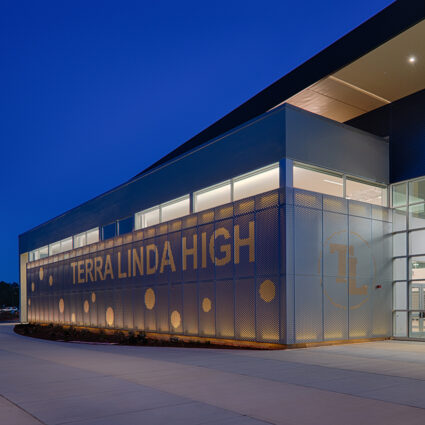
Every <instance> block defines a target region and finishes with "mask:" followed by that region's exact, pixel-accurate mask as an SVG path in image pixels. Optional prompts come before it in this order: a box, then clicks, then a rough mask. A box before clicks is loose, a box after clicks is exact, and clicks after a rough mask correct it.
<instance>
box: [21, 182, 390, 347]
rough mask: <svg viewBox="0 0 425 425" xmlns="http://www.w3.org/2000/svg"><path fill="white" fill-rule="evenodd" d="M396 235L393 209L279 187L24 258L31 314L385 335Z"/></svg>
mask: <svg viewBox="0 0 425 425" xmlns="http://www.w3.org/2000/svg"><path fill="white" fill-rule="evenodd" d="M390 234H391V223H390V215H389V210H388V209H385V208H378V207H372V206H371V205H367V204H361V203H356V202H347V201H346V200H344V199H339V198H332V197H327V196H324V195H319V194H316V193H312V192H304V191H299V190H295V191H292V190H288V189H286V190H285V189H280V190H275V191H272V192H268V193H264V194H261V195H257V196H255V197H252V198H247V199H243V200H241V201H238V202H235V203H232V204H227V205H224V206H221V207H217V208H215V209H213V210H209V211H204V212H200V213H198V214H192V215H189V216H186V217H184V218H182V219H178V220H174V221H172V222H169V223H164V224H160V225H157V226H154V227H151V228H148V229H144V230H141V231H137V232H133V233H131V234H129V235H125V236H122V237H117V238H115V239H111V240H108V241H103V242H99V243H96V244H93V245H89V246H86V247H84V248H79V249H77V250H74V251H71V252H69V253H63V254H59V255H57V256H54V257H49V258H46V259H43V260H38V261H36V262H32V263H29V264H28V266H27V285H28V287H27V289H28V294H29V295H28V317H29V321H30V322H43V323H62V324H73V325H83V326H90V327H100V328H114V329H130V330H132V329H133V330H144V331H148V332H160V333H166V334H175V335H190V336H202V337H215V338H225V339H234V340H248V341H259V342H278V343H289V344H291V343H297V342H309V341H322V340H330V339H332V340H334V339H348V338H359V337H372V336H386V335H390V334H391V249H389V250H388V244H390V243H391V242H390ZM390 246H391V245H390ZM344 267H345V268H344ZM343 268H344V270H342V269H343ZM388 273H389V274H388ZM379 285H380V286H381V288H379V289H378V288H377V287H378V286H379Z"/></svg>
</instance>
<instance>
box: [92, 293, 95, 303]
mask: <svg viewBox="0 0 425 425" xmlns="http://www.w3.org/2000/svg"><path fill="white" fill-rule="evenodd" d="M91 302H92V303H93V304H94V303H95V302H96V294H95V293H94V292H92V293H91Z"/></svg>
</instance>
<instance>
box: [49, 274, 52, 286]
mask: <svg viewBox="0 0 425 425" xmlns="http://www.w3.org/2000/svg"><path fill="white" fill-rule="evenodd" d="M52 285H53V276H52V275H50V276H49V286H52Z"/></svg>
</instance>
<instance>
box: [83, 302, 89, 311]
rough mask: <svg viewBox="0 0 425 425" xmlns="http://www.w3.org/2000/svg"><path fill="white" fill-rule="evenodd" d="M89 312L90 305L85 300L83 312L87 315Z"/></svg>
mask: <svg viewBox="0 0 425 425" xmlns="http://www.w3.org/2000/svg"><path fill="white" fill-rule="evenodd" d="M89 310H90V304H89V302H88V301H87V300H85V301H84V312H85V313H88V312H89Z"/></svg>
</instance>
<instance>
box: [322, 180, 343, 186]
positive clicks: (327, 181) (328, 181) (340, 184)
mask: <svg viewBox="0 0 425 425" xmlns="http://www.w3.org/2000/svg"><path fill="white" fill-rule="evenodd" d="M323 181H324V182H326V183H332V184H337V185H338V186H342V183H339V182H333V181H332V180H326V179H324V180H323Z"/></svg>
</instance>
